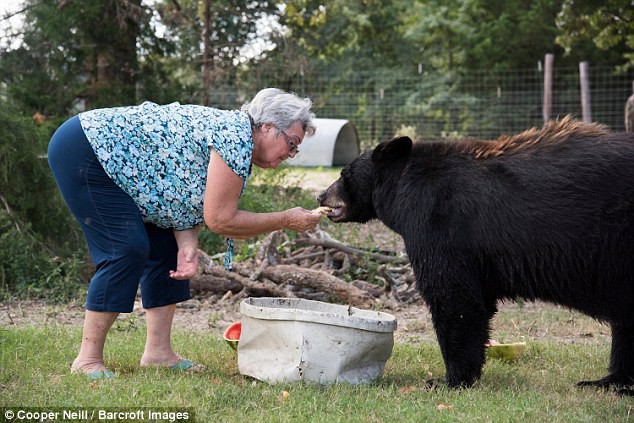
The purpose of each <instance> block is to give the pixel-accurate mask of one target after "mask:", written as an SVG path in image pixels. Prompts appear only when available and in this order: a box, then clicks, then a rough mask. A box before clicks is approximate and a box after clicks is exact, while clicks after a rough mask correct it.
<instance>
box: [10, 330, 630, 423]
mask: <svg viewBox="0 0 634 423" xmlns="http://www.w3.org/2000/svg"><path fill="white" fill-rule="evenodd" d="M144 331H145V328H144V325H143V324H139V325H132V326H128V327H122V328H120V330H113V331H111V333H110V335H109V338H108V344H107V348H106V350H107V353H106V354H107V355H106V362H107V364H108V365H109V367H110V368H112V369H113V370H115V371H116V372H117V374H118V377H117V378H116V379H114V380H107V381H98V382H89V381H87V380H86V379H84V378H83V377H82V376H79V375H72V374H70V373H69V364H70V361H71V360H72V359H73V358H74V356H75V353H76V348H77V347H78V345H79V341H80V337H81V333H80V328H79V327H76V326H62V325H56V324H48V325H45V326H43V327H33V326H25V327H19V328H18V327H5V328H3V329H0V407H18V406H21V407H26V406H38V407H108V408H110V409H112V408H114V409H117V408H121V409H127V408H130V407H136V408H138V407H155V408H156V407H171V408H175V409H189V410H190V411H193V412H194V415H195V418H196V421H198V422H397V421H398V422H425V421H439V422H444V421H447V422H454V421H460V422H515V421H517V422H520V421H521V422H557V421H561V422H595V421H596V422H607V421H609V422H620V421H623V422H624V421H628V420H629V419H630V416H631V414H632V412H633V411H634V410H633V407H634V399H632V398H627V397H626V398H620V397H618V396H616V395H614V394H612V393H610V392H602V391H595V390H592V389H585V390H581V389H578V388H576V387H575V386H574V383H575V382H576V381H578V380H582V379H591V378H598V377H601V376H603V374H604V373H605V367H606V365H607V360H608V355H609V345H608V343H607V342H595V341H593V342H588V343H583V344H565V343H558V342H554V341H532V342H530V343H529V348H528V350H527V353H526V354H525V355H524V356H523V357H522V358H521V359H520V360H519V361H517V362H515V363H505V362H501V361H495V360H490V361H489V362H488V363H487V364H486V366H485V369H484V375H483V377H482V379H481V381H480V382H478V383H477V384H476V386H475V387H474V388H472V389H466V390H458V391H456V390H448V389H446V388H445V387H444V385H441V386H438V387H436V388H434V389H431V390H430V389H428V388H426V386H425V384H424V380H425V379H428V378H439V377H442V376H443V374H444V367H443V364H442V360H441V357H440V352H439V350H438V347H437V344H436V343H434V342H407V343H397V344H396V345H395V348H394V353H393V355H392V357H391V358H390V360H389V361H388V364H387V366H386V370H385V375H384V377H383V378H382V379H380V380H379V381H377V382H374V383H372V384H369V385H362V386H351V385H345V384H344V385H332V386H318V385H314V384H303V383H298V384H283V385H275V386H271V385H268V384H266V383H262V382H255V381H254V380H252V379H250V378H246V377H243V376H241V375H240V374H239V372H238V369H237V356H236V354H235V353H234V352H233V351H231V350H230V349H229V348H228V347H227V346H226V345H225V344H224V342H223V341H222V340H220V339H219V336H218V335H217V334H215V333H210V332H202V331H199V332H186V331H182V330H177V331H176V332H175V334H174V344H175V345H177V346H178V348H177V349H178V351H187V354H186V355H187V357H189V358H191V359H193V360H195V361H196V362H199V363H202V364H204V365H206V366H207V370H206V371H204V372H202V373H198V374H176V373H172V372H170V371H167V370H163V369H141V368H140V367H139V366H138V359H139V357H140V356H141V353H142V349H143V343H144V336H145V332H144ZM282 391H288V392H289V394H290V395H289V396H288V398H286V399H284V398H282V396H281V393H282ZM441 404H442V405H441ZM439 406H440V407H445V408H444V409H442V410H439ZM0 420H1V417H0Z"/></svg>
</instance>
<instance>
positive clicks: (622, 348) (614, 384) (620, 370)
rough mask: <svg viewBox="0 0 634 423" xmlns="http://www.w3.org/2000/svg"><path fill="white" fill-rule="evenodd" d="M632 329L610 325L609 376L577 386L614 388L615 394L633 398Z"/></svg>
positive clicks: (633, 345) (633, 353)
mask: <svg viewBox="0 0 634 423" xmlns="http://www.w3.org/2000/svg"><path fill="white" fill-rule="evenodd" d="M633 385H634V327H632V326H623V325H619V324H617V323H613V324H612V350H611V352H610V374H609V375H607V376H606V377H604V378H602V379H599V380H585V381H582V382H579V383H577V386H582V387H584V386H591V387H597V388H603V389H609V388H615V389H616V391H617V393H619V394H622V395H631V396H634V387H633Z"/></svg>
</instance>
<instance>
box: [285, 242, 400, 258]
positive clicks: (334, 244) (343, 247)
mask: <svg viewBox="0 0 634 423" xmlns="http://www.w3.org/2000/svg"><path fill="white" fill-rule="evenodd" d="M291 242H293V243H295V244H308V245H317V246H320V247H324V248H334V249H336V250H339V251H343V252H344V253H348V254H354V255H357V256H365V257H368V258H370V259H372V260H375V261H377V262H380V263H396V264H405V263H408V262H409V260H408V259H407V258H406V257H397V256H388V255H385V254H379V253H373V252H371V251H365V250H361V249H359V248H354V247H350V246H349V245H345V244H342V243H340V242H338V241H335V240H332V239H319V238H298V239H296V240H294V241H291Z"/></svg>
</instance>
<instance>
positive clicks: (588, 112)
mask: <svg viewBox="0 0 634 423" xmlns="http://www.w3.org/2000/svg"><path fill="white" fill-rule="evenodd" d="M579 83H580V85H581V86H580V88H581V116H582V117H583V121H584V122H592V108H591V103H590V77H589V72H588V62H580V63H579Z"/></svg>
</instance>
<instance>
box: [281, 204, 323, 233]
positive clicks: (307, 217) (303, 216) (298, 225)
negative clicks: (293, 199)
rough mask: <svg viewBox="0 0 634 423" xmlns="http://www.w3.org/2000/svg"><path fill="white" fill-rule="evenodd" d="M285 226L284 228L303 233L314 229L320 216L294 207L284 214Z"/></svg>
mask: <svg viewBox="0 0 634 423" xmlns="http://www.w3.org/2000/svg"><path fill="white" fill-rule="evenodd" d="M284 214H285V217H286V224H285V225H284V227H286V228H288V229H292V230H294V231H297V232H305V231H308V230H311V229H315V227H316V226H317V224H318V223H319V220H320V219H321V217H322V215H321V214H320V213H314V212H313V211H310V210H306V209H304V208H302V207H295V208H292V209H288V210H286V211H285V212H284Z"/></svg>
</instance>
